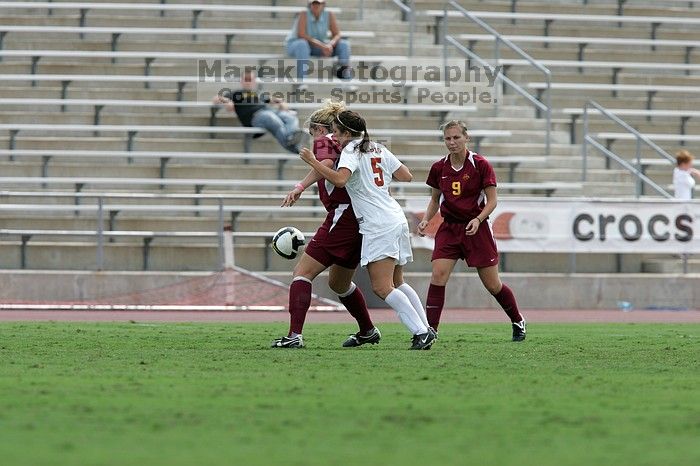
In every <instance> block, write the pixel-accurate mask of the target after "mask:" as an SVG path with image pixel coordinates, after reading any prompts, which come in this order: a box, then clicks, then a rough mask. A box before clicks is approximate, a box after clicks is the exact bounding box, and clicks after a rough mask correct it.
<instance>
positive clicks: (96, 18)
mask: <svg viewBox="0 0 700 466" xmlns="http://www.w3.org/2000/svg"><path fill="white" fill-rule="evenodd" d="M219 4H221V2H219ZM297 6H299V5H297ZM299 7H300V9H301V8H303V4H302V5H301V6H299ZM5 11H8V10H5ZM396 11H397V12H398V8H397V9H396ZM55 13H58V11H56V12H55ZM390 14H391V13H390ZM397 16H398V15H397ZM79 19H80V15H79V14H77V13H75V14H70V15H69V14H66V12H63V14H62V15H58V14H54V15H52V16H42V15H31V14H16V13H12V14H8V15H5V16H3V23H4V24H7V25H15V26H65V27H76V26H78V22H79ZM341 21H342V22H341V24H340V27H341V31H366V30H368V27H374V26H373V25H370V26H368V22H367V21H366V20H358V19H357V18H355V17H348V18H343V19H342V20H341ZM85 24H86V26H90V27H110V26H111V27H158V28H187V29H189V28H191V27H192V15H191V14H189V16H187V15H180V16H173V15H172V14H166V16H159V15H157V14H156V15H153V14H150V15H148V16H139V15H135V16H129V15H125V14H124V13H123V12H122V13H116V14H115V15H106V14H104V13H99V12H97V11H95V12H92V13H91V14H89V15H88V17H87V19H86V21H85ZM253 24H254V27H255V28H258V29H287V28H289V29H290V30H291V27H292V20H291V18H290V19H289V21H287V20H286V19H285V18H280V19H274V18H270V17H269V16H265V17H256V18H253ZM197 27H199V28H211V29H225V28H231V29H244V28H250V27H251V19H243V18H241V17H240V16H233V17H227V18H220V17H214V16H205V14H204V13H202V15H200V17H199V21H198V22H197ZM408 28H409V26H408V23H405V22H401V21H386V22H384V24H382V27H381V28H375V29H372V30H373V31H374V33H375V34H380V35H381V34H385V35H387V36H390V33H396V34H398V33H406V32H407V31H408ZM17 34H20V33H17ZM68 35H69V36H70V34H68ZM422 35H425V37H426V39H428V38H429V39H430V40H429V42H430V43H432V36H431V35H430V34H428V33H427V32H425V33H423V34H418V35H417V37H420V36H422ZM85 37H86V38H90V37H98V36H97V35H94V36H93V35H87V34H86V35H85ZM9 38H10V36H9V35H8V39H9ZM204 38H205V36H198V37H197V40H202V39H204ZM222 39H223V37H222ZM234 40H236V38H234ZM282 40H284V37H280V42H281V41H282ZM232 42H233V41H232Z"/></svg>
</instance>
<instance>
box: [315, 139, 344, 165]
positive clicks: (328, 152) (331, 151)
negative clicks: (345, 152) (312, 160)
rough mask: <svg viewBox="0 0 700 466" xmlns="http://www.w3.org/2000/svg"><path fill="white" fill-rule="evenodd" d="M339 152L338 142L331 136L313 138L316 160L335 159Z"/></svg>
mask: <svg viewBox="0 0 700 466" xmlns="http://www.w3.org/2000/svg"><path fill="white" fill-rule="evenodd" d="M339 154H340V147H339V146H338V143H337V142H336V141H335V140H333V139H331V138H318V139H316V140H314V155H315V156H316V159H317V160H327V159H330V160H336V159H337V158H338V155H339Z"/></svg>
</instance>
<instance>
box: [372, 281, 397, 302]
mask: <svg viewBox="0 0 700 466" xmlns="http://www.w3.org/2000/svg"><path fill="white" fill-rule="evenodd" d="M393 289H394V288H393V287H391V286H387V285H384V284H382V285H374V284H372V291H373V292H374V294H376V295H377V296H379V297H380V298H382V299H385V298H386V297H387V296H389V293H391V291H392V290H393Z"/></svg>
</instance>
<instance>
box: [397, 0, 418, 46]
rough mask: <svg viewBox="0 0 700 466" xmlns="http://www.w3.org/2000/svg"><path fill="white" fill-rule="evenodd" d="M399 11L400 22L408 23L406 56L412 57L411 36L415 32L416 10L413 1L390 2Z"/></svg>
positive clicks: (399, 0)
mask: <svg viewBox="0 0 700 466" xmlns="http://www.w3.org/2000/svg"><path fill="white" fill-rule="evenodd" d="M391 1H392V2H393V3H394V5H396V6H397V7H399V9H400V10H401V21H408V22H409V25H408V56H409V57H412V56H413V35H414V33H415V31H416V9H415V7H414V5H413V0H391Z"/></svg>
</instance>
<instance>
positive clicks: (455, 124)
mask: <svg viewBox="0 0 700 466" xmlns="http://www.w3.org/2000/svg"><path fill="white" fill-rule="evenodd" d="M450 128H460V129H461V130H462V134H464V135H465V136H466V137H469V134H468V133H467V123H465V122H464V121H462V120H450V121H448V122H445V123H443V124H442V125H440V131H442V132H443V134H444V133H445V131H447V130H448V129H450Z"/></svg>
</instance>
